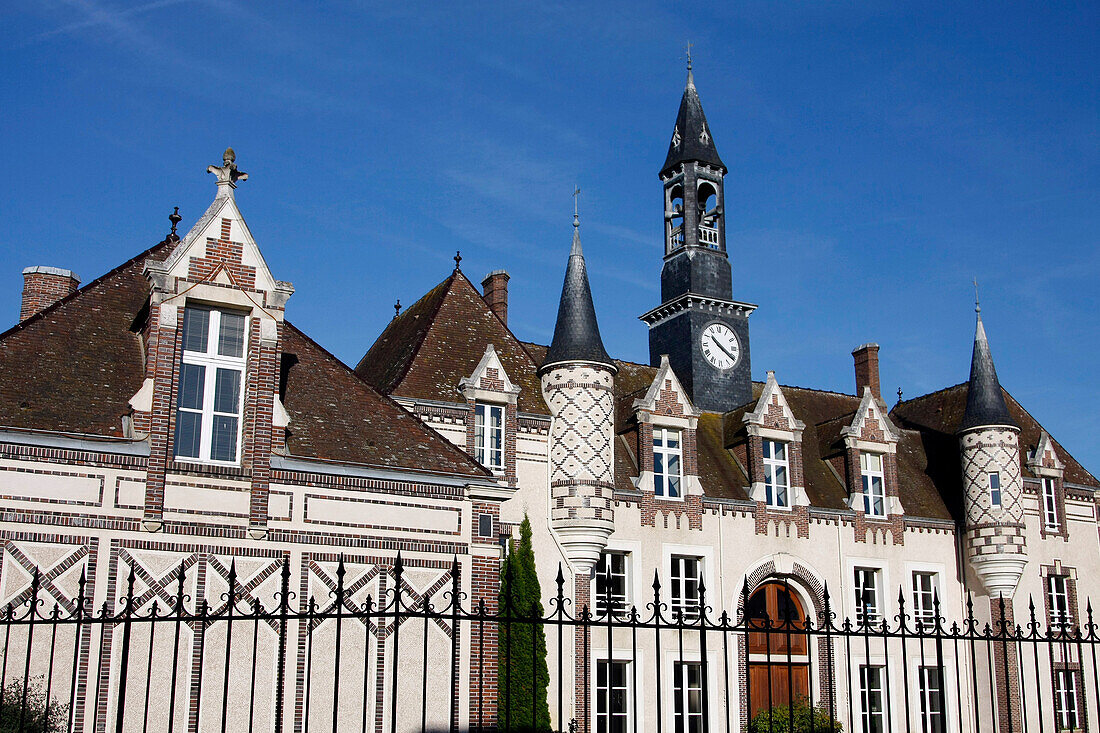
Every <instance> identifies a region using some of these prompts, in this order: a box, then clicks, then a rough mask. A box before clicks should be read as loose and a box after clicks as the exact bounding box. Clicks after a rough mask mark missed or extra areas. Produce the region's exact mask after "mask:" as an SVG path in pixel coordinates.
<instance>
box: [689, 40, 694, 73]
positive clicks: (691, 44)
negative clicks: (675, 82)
mask: <svg viewBox="0 0 1100 733" xmlns="http://www.w3.org/2000/svg"><path fill="white" fill-rule="evenodd" d="M694 45H695V44H694V43H692V42H691V41H688V42H687V60H688V71H691V47H692V46H694Z"/></svg>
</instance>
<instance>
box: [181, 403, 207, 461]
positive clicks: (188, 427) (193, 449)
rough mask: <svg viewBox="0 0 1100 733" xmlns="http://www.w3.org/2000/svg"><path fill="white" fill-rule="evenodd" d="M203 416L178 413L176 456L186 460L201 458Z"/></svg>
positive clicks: (192, 413)
mask: <svg viewBox="0 0 1100 733" xmlns="http://www.w3.org/2000/svg"><path fill="white" fill-rule="evenodd" d="M201 421H202V414H201V413H198V412H184V411H183V410H180V411H179V412H177V413H176V455H177V456H182V457H184V458H198V457H199V425H200V423H201Z"/></svg>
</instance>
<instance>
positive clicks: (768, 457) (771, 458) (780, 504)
mask: <svg viewBox="0 0 1100 733" xmlns="http://www.w3.org/2000/svg"><path fill="white" fill-rule="evenodd" d="M777 446H779V447H780V448H781V450H782V453H783V457H782V458H776V457H775V454H776V452H777V449H776V447H777ZM790 450H791V444H790V443H787V442H784V441H782V440H771V439H770V438H764V439H763V440H762V441H761V446H760V452H761V454H762V458H763V461H764V501H765V502H766V503H767V505H768V506H769V507H771V508H772V509H790V507H791V460H790V459H791V454H790ZM780 468H781V469H783V471H782V473H783V477H784V478H785V479H786V482H785V483H780V482H778V481H776V480H775V477H776V475H777V474H778V473H779V471H778V469H780Z"/></svg>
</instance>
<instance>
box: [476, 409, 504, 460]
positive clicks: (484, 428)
mask: <svg viewBox="0 0 1100 733" xmlns="http://www.w3.org/2000/svg"><path fill="white" fill-rule="evenodd" d="M474 460H476V461H477V462H478V463H480V464H481V465H483V466H485V467H486V468H488V469H489V470H491V471H503V470H504V406H503V405H486V404H482V403H480V402H479V403H478V404H477V405H475V406H474Z"/></svg>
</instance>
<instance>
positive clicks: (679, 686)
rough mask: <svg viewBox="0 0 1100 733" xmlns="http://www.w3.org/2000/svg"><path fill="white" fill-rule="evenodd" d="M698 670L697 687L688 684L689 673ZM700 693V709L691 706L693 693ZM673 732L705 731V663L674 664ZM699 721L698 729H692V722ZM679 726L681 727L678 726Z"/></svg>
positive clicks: (677, 662) (690, 732) (684, 661)
mask: <svg viewBox="0 0 1100 733" xmlns="http://www.w3.org/2000/svg"><path fill="white" fill-rule="evenodd" d="M691 669H695V670H697V679H698V681H699V684H698V685H697V686H695V685H691V684H689V682H688V678H687V677H688V672H689V670H691ZM692 692H698V695H697V696H696V699H698V701H699V707H698V709H693V708H692V705H691V698H692V696H691V693H692ZM672 699H673V705H672V730H673V731H681V732H682V733H692V731H693V730H698V731H700V732H701V733H705V731H704V729H703V663H702V662H700V661H689V660H679V659H678V660H676V661H674V662H673V663H672ZM693 721H698V727H697V728H692V722H693ZM677 724H679V725H677Z"/></svg>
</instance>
